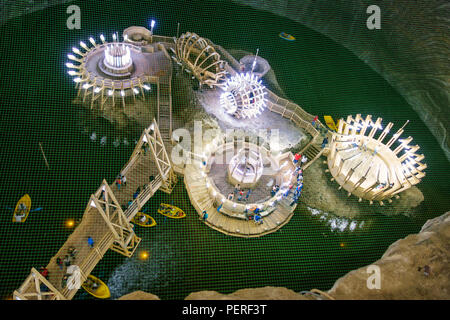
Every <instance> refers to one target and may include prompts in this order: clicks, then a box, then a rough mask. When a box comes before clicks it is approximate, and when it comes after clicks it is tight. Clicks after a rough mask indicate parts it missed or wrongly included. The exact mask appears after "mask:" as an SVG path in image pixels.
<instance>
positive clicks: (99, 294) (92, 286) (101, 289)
mask: <svg viewBox="0 0 450 320" xmlns="http://www.w3.org/2000/svg"><path fill="white" fill-rule="evenodd" d="M81 287H83V289H84V290H86V291H87V292H88V293H89V294H91V295H93V296H94V297H96V298H99V299H108V298H109V297H111V292H109V288H108V286H107V285H106V284H105V283H104V282H103V281H102V280H100V279H99V278H97V277H94V276H93V275H91V274H90V275H88V277H87V280H86V281H85V282H84V283H83V284H82V285H81Z"/></svg>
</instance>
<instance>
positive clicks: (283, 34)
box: [278, 31, 295, 41]
mask: <svg viewBox="0 0 450 320" xmlns="http://www.w3.org/2000/svg"><path fill="white" fill-rule="evenodd" d="M278 36H279V37H280V38H282V39H284V40H287V41H295V37H294V36H293V35H292V34H289V33H286V32H284V31H283V32H280V33H279V34H278Z"/></svg>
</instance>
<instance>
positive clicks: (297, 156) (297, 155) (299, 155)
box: [294, 153, 302, 164]
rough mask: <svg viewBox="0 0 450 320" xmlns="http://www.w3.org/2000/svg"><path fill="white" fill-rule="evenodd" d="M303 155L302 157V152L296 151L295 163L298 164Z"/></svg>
mask: <svg viewBox="0 0 450 320" xmlns="http://www.w3.org/2000/svg"><path fill="white" fill-rule="evenodd" d="M301 157H302V155H301V154H298V153H296V154H295V155H294V164H296V163H297V162H298V161H299V160H300V158H301Z"/></svg>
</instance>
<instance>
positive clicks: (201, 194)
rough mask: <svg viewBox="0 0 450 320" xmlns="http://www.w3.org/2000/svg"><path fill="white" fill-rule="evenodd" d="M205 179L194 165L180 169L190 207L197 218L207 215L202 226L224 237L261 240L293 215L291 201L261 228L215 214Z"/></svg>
mask: <svg viewBox="0 0 450 320" xmlns="http://www.w3.org/2000/svg"><path fill="white" fill-rule="evenodd" d="M206 182H207V181H206V177H203V176H202V175H201V174H200V172H199V171H198V169H197V167H196V166H195V165H192V164H190V165H186V168H185V169H184V183H185V186H186V189H187V191H188V194H189V198H190V200H191V203H192V205H193V206H194V207H195V209H196V210H197V213H198V215H199V217H200V218H202V216H203V215H202V213H203V211H206V212H207V213H208V218H207V220H206V221H205V223H206V224H207V225H208V226H210V227H211V228H213V229H215V230H217V231H220V232H222V233H225V234H227V235H232V236H237V237H244V238H252V237H261V236H263V235H266V234H269V233H272V232H275V231H277V230H278V229H280V228H281V227H282V226H283V225H285V224H286V223H288V222H289V220H290V219H291V218H292V216H293V214H294V209H295V207H296V204H294V205H293V206H290V202H291V201H292V198H291V197H288V198H285V199H283V200H282V201H280V202H279V203H278V204H277V206H276V208H275V210H273V211H272V212H271V213H270V214H269V215H267V216H265V217H264V218H263V224H257V223H255V222H254V221H253V220H244V219H239V218H234V217H231V216H229V215H226V214H223V213H221V212H219V211H217V207H218V204H217V203H214V202H213V200H212V199H211V197H210V195H209V193H208V189H207V188H206Z"/></svg>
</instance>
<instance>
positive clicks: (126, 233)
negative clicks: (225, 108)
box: [14, 121, 175, 300]
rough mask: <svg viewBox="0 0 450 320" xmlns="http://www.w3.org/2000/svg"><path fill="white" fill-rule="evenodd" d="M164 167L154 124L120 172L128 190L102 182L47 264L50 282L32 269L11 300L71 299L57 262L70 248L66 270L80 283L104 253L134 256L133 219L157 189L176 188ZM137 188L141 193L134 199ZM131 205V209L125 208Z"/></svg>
mask: <svg viewBox="0 0 450 320" xmlns="http://www.w3.org/2000/svg"><path fill="white" fill-rule="evenodd" d="M142 146H148V149H149V150H148V151H147V152H145V151H144V149H143V148H142ZM166 163H168V156H167V153H166V151H165V149H164V145H163V144H162V138H161V134H160V133H159V130H158V126H157V124H156V121H154V122H153V124H152V126H150V127H149V128H147V129H146V130H144V133H143V134H142V136H141V139H140V140H139V142H138V144H137V145H136V148H135V150H134V152H133V154H132V156H131V157H130V160H129V161H128V163H127V164H126V165H125V166H124V168H123V169H122V171H121V174H122V175H124V176H125V177H126V185H122V186H121V187H120V190H119V188H118V186H117V185H116V184H115V183H113V184H111V185H109V184H108V183H107V182H106V181H105V180H104V181H103V182H102V184H101V186H100V187H99V188H98V190H97V191H96V192H95V193H94V194H93V195H92V196H91V198H90V199H89V202H88V204H87V207H86V210H85V213H84V215H83V219H82V221H81V223H80V224H79V225H78V227H77V228H76V229H75V230H74V232H73V233H72V234H71V235H70V236H69V238H68V239H67V241H66V242H65V243H64V245H63V246H62V247H61V248H60V250H59V251H58V252H57V253H56V255H55V256H54V257H53V258H51V259H50V262H49V264H48V265H47V267H46V268H47V269H48V271H49V276H48V279H45V278H44V277H43V276H42V275H41V274H40V273H39V272H38V271H37V270H36V269H34V268H33V269H32V270H31V274H30V275H29V276H28V278H27V279H26V280H25V282H24V283H23V284H22V286H21V287H20V288H19V289H18V290H16V291H15V292H14V298H15V299H20V300H25V299H37V300H43V299H51V300H63V299H72V298H73V296H74V295H75V294H76V292H77V291H78V289H77V288H75V289H68V288H67V287H66V286H64V285H63V284H62V279H63V276H64V275H65V274H66V271H67V268H66V267H62V268H60V266H58V264H57V262H56V261H57V259H58V258H60V259H61V260H63V259H64V257H65V256H66V255H67V254H68V253H69V248H71V247H73V248H75V249H76V255H75V258H74V259H73V260H72V261H71V263H70V264H71V265H76V266H78V267H79V270H80V273H81V283H82V282H83V281H84V280H85V279H86V278H87V276H88V275H89V274H90V273H91V272H92V270H93V269H94V268H95V266H96V265H97V263H98V262H99V261H100V260H101V259H102V258H103V256H104V254H105V253H106V251H108V249H113V250H115V251H117V252H119V253H121V254H123V255H125V256H128V257H130V256H131V255H133V253H134V251H135V250H136V248H137V245H138V244H139V242H140V238H138V237H137V236H136V235H135V234H134V231H133V227H132V225H131V224H130V221H131V219H132V218H133V217H134V215H135V214H136V213H137V212H138V211H139V210H140V208H142V207H143V206H144V205H145V203H146V202H147V201H148V200H149V199H150V198H151V197H152V196H153V195H154V193H155V192H156V191H157V190H158V189H160V188H161V189H162V190H163V191H166V192H170V191H171V188H172V187H173V184H174V183H175V181H174V179H175V177H174V175H173V172H172V168H171V166H170V163H169V164H168V165H167V164H166ZM170 180H172V181H170ZM139 187H141V188H142V189H143V190H142V191H141V192H140V193H139V195H138V196H137V198H136V199H133V194H134V193H135V191H136V190H137V189H138V188H139ZM130 201H131V205H128V204H129V203H130ZM88 237H91V238H92V240H93V241H94V245H93V246H92V247H91V246H90V245H89V244H88Z"/></svg>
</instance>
